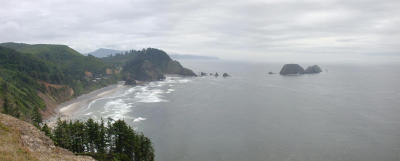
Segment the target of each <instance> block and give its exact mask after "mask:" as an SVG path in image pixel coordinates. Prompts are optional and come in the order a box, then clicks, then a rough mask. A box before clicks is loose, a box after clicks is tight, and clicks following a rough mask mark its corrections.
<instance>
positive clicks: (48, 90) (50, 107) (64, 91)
mask: <svg viewBox="0 0 400 161" xmlns="http://www.w3.org/2000/svg"><path fill="white" fill-rule="evenodd" d="M39 83H40V84H42V85H44V87H45V93H43V92H38V95H39V97H40V98H41V99H42V100H43V101H44V103H45V104H46V109H45V110H42V111H41V114H42V117H43V119H48V118H50V117H51V116H53V115H55V114H56V113H57V111H56V108H57V105H58V104H60V103H62V102H65V101H67V100H70V99H71V98H72V97H73V95H74V90H72V88H70V87H68V86H65V85H58V84H50V83H47V82H43V81H40V82H39Z"/></svg>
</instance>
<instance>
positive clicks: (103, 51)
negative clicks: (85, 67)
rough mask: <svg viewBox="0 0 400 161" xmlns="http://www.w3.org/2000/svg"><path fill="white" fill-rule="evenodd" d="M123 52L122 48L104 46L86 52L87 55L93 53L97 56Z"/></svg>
mask: <svg viewBox="0 0 400 161" xmlns="http://www.w3.org/2000/svg"><path fill="white" fill-rule="evenodd" d="M122 52H124V51H123V50H114V49H106V48H99V49H97V50H95V51H92V52H90V53H87V54H88V55H93V56H95V57H98V58H104V57H107V56H110V55H112V54H117V53H122Z"/></svg>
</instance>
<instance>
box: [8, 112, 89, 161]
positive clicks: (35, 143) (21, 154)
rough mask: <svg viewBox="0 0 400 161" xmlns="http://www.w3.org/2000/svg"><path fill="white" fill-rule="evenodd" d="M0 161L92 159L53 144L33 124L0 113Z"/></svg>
mask: <svg viewBox="0 0 400 161" xmlns="http://www.w3.org/2000/svg"><path fill="white" fill-rule="evenodd" d="M0 160H1V161H19V160H28V161H39V160H58V161H67V160H68V161H84V160H87V161H92V160H94V159H92V158H91V157H87V156H75V155H74V154H73V153H72V152H70V151H67V150H65V149H62V148H59V147H56V146H54V143H53V141H51V139H50V138H48V137H47V136H45V135H44V133H43V132H41V131H40V130H39V129H37V128H36V127H34V126H33V125H31V124H29V123H27V122H24V121H21V120H18V119H16V118H13V117H11V116H8V115H4V114H0Z"/></svg>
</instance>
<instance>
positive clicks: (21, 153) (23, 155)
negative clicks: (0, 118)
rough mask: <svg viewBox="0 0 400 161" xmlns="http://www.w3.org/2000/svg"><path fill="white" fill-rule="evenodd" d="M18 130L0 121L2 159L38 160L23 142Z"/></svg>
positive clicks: (0, 158)
mask: <svg viewBox="0 0 400 161" xmlns="http://www.w3.org/2000/svg"><path fill="white" fill-rule="evenodd" d="M19 137H21V135H20V134H19V132H18V131H15V130H13V129H10V128H8V127H6V126H5V125H3V124H2V123H0V160H1V161H20V160H27V161H38V159H36V158H35V157H34V156H33V155H32V154H31V153H30V152H29V151H28V150H27V149H25V148H24V147H23V146H22V145H21V143H20V141H19V140H20V139H19Z"/></svg>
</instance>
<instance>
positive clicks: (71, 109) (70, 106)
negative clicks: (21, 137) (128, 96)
mask: <svg viewBox="0 0 400 161" xmlns="http://www.w3.org/2000/svg"><path fill="white" fill-rule="evenodd" d="M127 87H129V86H126V85H124V83H123V82H118V83H117V84H112V85H109V86H106V87H103V88H100V89H97V90H94V91H91V92H89V93H87V94H83V95H81V96H79V97H76V98H74V99H71V100H68V101H66V102H63V103H61V104H58V105H57V108H56V109H55V113H56V114H54V115H52V116H50V117H49V118H48V119H46V120H43V122H44V123H46V124H47V125H48V126H53V125H54V124H55V123H56V121H57V120H58V119H61V120H68V119H70V118H71V116H73V114H74V113H75V112H77V111H79V110H80V109H81V108H82V107H85V106H87V105H88V104H89V103H90V102H92V101H94V100H96V99H99V98H102V97H106V96H110V95H112V94H114V93H115V92H117V91H118V90H119V89H122V88H127Z"/></svg>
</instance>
